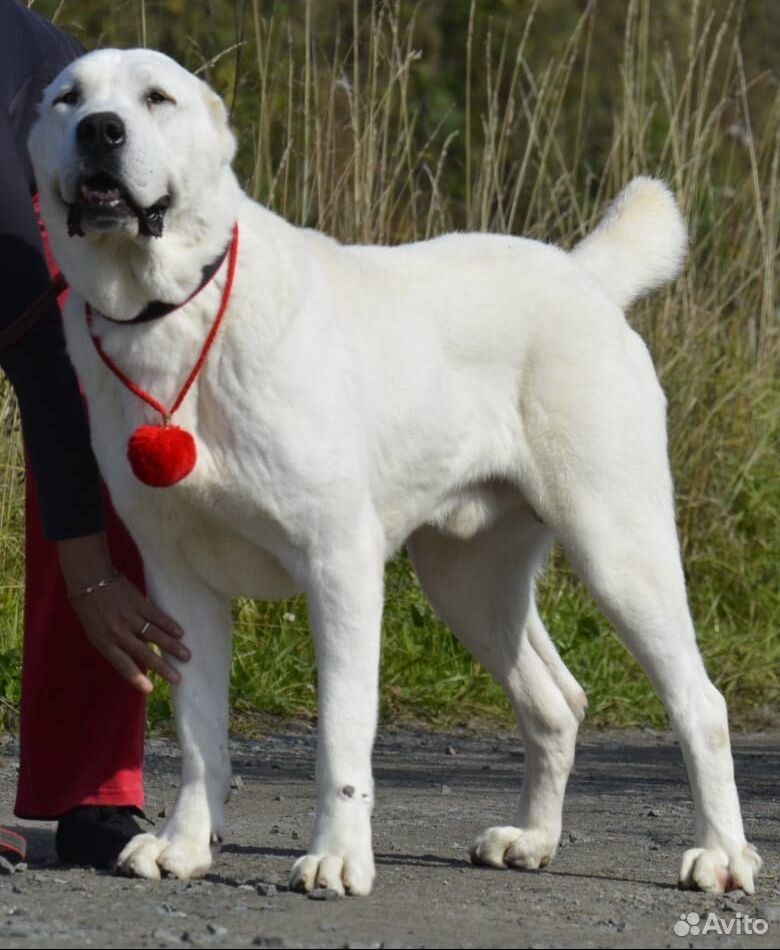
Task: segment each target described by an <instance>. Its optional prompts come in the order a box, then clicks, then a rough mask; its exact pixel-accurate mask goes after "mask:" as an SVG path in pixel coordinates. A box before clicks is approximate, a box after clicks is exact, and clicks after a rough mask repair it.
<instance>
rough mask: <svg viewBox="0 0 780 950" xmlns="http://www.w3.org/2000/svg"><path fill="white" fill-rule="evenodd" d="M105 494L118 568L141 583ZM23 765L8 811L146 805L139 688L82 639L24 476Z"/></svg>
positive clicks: (36, 813)
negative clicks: (25, 494)
mask: <svg viewBox="0 0 780 950" xmlns="http://www.w3.org/2000/svg"><path fill="white" fill-rule="evenodd" d="M105 501H106V506H105V507H106V530H107V534H108V541H109V546H110V548H111V554H112V558H113V562H114V565H115V567H116V568H117V569H118V570H120V571H122V572H123V573H124V574H126V575H127V577H128V578H130V580H132V581H133V583H135V584H136V585H138V586H139V587H140V588H141V589H143V567H142V565H141V559H140V557H139V555H138V552H137V551H136V548H135V545H134V544H133V542H132V540H131V539H130V536H129V535H128V533H127V531H126V529H125V527H124V525H123V524H122V523H121V522H120V521H119V518H118V517H117V516H116V514H115V513H114V511H113V509H111V506H110V503H109V502H108V499H107V498H106V499H105ZM26 525H27V535H26V556H27V562H26V586H25V601H24V602H25V616H24V624H25V627H24V658H23V665H22V707H21V722H20V736H19V740H20V767H19V784H18V788H17V797H16V808H15V813H16V815H17V816H18V817H19V818H57V817H59V816H60V815H62V814H63V813H64V812H66V811H68V810H69V809H70V808H74V807H76V806H77V805H136V806H138V807H139V808H141V807H142V806H143V779H142V766H143V747H144V721H145V703H144V697H143V695H142V694H141V693H139V692H138V691H137V690H135V689H133V687H132V686H130V685H129V684H128V683H127V682H126V680H124V679H122V678H121V677H120V676H119V674H118V673H116V672H115V671H114V668H113V667H112V666H111V665H110V664H109V663H108V662H107V661H106V660H104V659H103V657H102V656H101V655H100V654H99V653H98V651H97V650H96V649H95V648H94V647H93V646H92V644H91V643H90V642H89V640H88V639H87V637H86V635H85V633H84V631H83V629H82V627H81V624H80V623H79V621H78V618H77V616H76V614H75V612H74V610H73V608H72V607H71V604H70V601H69V600H68V598H67V594H66V592H65V584H64V582H63V579H62V574H61V572H60V566H59V562H58V560H57V552H56V547H55V545H54V543H53V542H51V541H47V540H46V538H45V537H44V535H43V530H42V528H41V520H40V515H39V513H38V502H37V499H36V496H35V486H34V484H33V480H32V478H30V477H29V473H28V477H27V502H26Z"/></svg>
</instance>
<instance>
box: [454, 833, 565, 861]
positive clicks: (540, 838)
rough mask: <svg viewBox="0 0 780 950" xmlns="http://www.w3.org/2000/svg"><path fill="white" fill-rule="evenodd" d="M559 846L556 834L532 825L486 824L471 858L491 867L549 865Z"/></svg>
mask: <svg viewBox="0 0 780 950" xmlns="http://www.w3.org/2000/svg"><path fill="white" fill-rule="evenodd" d="M557 847H558V839H557V837H555V836H553V835H550V834H549V833H547V832H544V831H538V830H535V829H533V828H514V827H512V826H511V825H505V826H503V827H495V828H486V829H485V831H483V832H482V834H480V835H478V836H477V839H476V841H475V842H474V844H473V845H472V846H471V861H472V863H473V864H486V865H488V866H489V867H492V868H526V869H527V870H529V871H531V870H536V869H537V868H543V867H545V866H546V865H548V864H549V863H550V861H552V859H553V856H554V855H555V851H556V849H557Z"/></svg>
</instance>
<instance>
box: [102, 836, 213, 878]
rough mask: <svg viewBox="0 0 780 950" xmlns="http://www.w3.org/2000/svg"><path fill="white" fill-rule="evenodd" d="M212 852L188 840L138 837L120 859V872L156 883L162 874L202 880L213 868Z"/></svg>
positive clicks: (118, 860) (122, 853)
mask: <svg viewBox="0 0 780 950" xmlns="http://www.w3.org/2000/svg"><path fill="white" fill-rule="evenodd" d="M211 860H212V856H211V849H210V848H209V847H208V846H207V847H206V848H205V850H204V849H203V848H201V847H198V845H197V844H196V843H195V842H193V841H189V840H184V841H181V840H178V841H177V840H171V841H169V840H167V839H166V838H163V837H158V836H157V835H152V834H143V835H136V836H135V837H134V838H131V839H130V841H128V842H127V844H126V845H125V847H124V849H123V850H122V852H121V853H120V855H119V857H118V858H117V871H119V873H120V874H126V875H127V876H128V877H145V878H149V879H150V880H157V879H158V878H160V877H161V876H162V875H163V874H165V875H170V876H171V877H178V878H179V879H180V880H183V881H186V880H190V879H191V878H197V877H203V875H204V874H205V873H206V872H207V871H208V869H209V868H210V867H211Z"/></svg>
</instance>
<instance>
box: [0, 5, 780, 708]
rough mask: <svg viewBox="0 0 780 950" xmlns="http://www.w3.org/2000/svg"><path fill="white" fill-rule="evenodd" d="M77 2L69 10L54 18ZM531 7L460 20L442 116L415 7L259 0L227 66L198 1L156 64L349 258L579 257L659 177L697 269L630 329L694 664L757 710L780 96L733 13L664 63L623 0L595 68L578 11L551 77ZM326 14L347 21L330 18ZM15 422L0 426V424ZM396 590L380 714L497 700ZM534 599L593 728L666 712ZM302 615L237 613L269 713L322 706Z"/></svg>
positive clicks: (142, 22) (234, 17) (129, 40)
mask: <svg viewBox="0 0 780 950" xmlns="http://www.w3.org/2000/svg"><path fill="white" fill-rule="evenodd" d="M79 3H80V0H66V2H65V9H66V10H67V8H68V5H69V4H70V5H71V6H72V7H75V8H79ZM171 4H173V0H171V2H170V3H168V6H171ZM39 5H40V4H39ZM163 5H165V4H163ZM173 5H175V4H173ZM540 6H541V5H540V3H538V2H535V3H527V4H524V5H522V11H523V19H522V22H521V23H520V24H519V25H518V24H515V27H516V28H515V29H508V30H507V31H506V33H505V34H501V35H498V33H497V28H492V27H491V26H490V25H489V24H486V23H485V22H484V21H483V20H482V18H481V14H480V5H479V4H478V3H475V2H473V3H472V4H471V8H470V11H469V21H468V30H467V40H466V43H465V47H464V48H463V49H462V50H461V51H460V53H461V55H460V65H461V70H460V71H461V76H462V85H461V87H460V89H459V90H458V91H457V92H456V93H454V94H453V95H452V101H451V108H449V109H448V108H447V107H446V104H445V105H444V106H442V103H441V101H437V102H435V103H431V101H430V98H431V91H430V84H428V85H426V84H424V83H423V84H421V83H420V81H419V76H420V72H421V70H424V69H425V66H426V64H425V58H424V57H423V56H422V55H421V53H420V52H419V49H418V45H417V42H416V39H417V36H418V32H417V30H418V19H419V17H420V16H421V15H422V14H423V13H425V8H426V5H425V3H420V4H417V5H416V6H414V7H413V8H411V9H410V5H409V4H408V3H405V2H401V0H391V2H385V3H382V2H374V3H369V2H358V0H353V3H352V5H351V6H350V5H349V4H343V3H339V4H335V3H334V4H314V3H312V2H311V0H304V2H303V3H297V4H284V3H279V4H270V5H269V4H266V3H262V2H261V0H251V2H249V0H248V2H247V3H236V4H233V5H228V6H227V7H226V9H227V10H228V13H226V14H225V17H223V20H224V22H223V32H222V33H220V36H222V37H223V38H224V33H225V31H226V30H227V29H228V27H227V26H225V25H224V24H225V23H230V24H231V27H230V29H231V30H232V35H231V36H230V37H229V38H228V41H226V42H225V45H224V46H223V47H221V48H219V49H214V48H213V46H214V44H213V39H212V41H211V42H210V43H209V42H206V40H205V38H204V37H205V34H203V33H201V32H199V31H201V30H202V28H203V27H202V23H201V20H202V17H201V20H198V18H197V16H196V14H198V10H199V9H200V7H199V5H195V8H194V9H193V11H191V12H190V13H187V12H182V14H181V16H182V18H183V20H182V23H183V26H182V31H183V32H184V33H186V37H187V40H186V42H182V41H181V35H180V32H177V33H176V36H177V37H178V39H177V44H174V45H177V46H178V48H176V49H169V51H170V52H174V53H178V55H179V56H180V58H182V56H183V58H184V59H185V60H186V61H187V65H188V66H190V68H196V69H199V70H200V71H201V73H202V74H203V75H204V76H205V77H206V78H208V79H209V80H210V81H212V82H213V83H214V84H215V85H217V87H218V88H219V89H220V91H221V92H222V93H223V94H224V95H225V97H226V100H227V101H228V103H229V105H230V106H231V109H232V111H233V115H234V118H235V121H236V124H237V126H238V128H237V131H238V134H239V138H240V141H241V151H240V154H239V164H238V167H239V170H240V172H241V174H242V176H243V177H244V180H245V181H246V185H247V189H248V191H249V192H250V193H251V194H252V195H253V196H254V197H256V198H258V199H259V200H261V201H263V202H264V203H266V204H268V205H270V206H271V207H273V208H274V209H276V210H277V211H279V212H281V213H282V214H283V215H285V216H286V217H287V218H289V219H290V220H293V221H295V222H298V223H301V224H306V225H311V226H316V227H319V228H322V229H323V230H325V231H328V232H329V233H331V234H334V235H335V236H337V237H339V238H340V239H342V240H344V241H350V242H352V241H359V242H386V243H396V242H400V241H408V240H416V239H420V238H425V237H429V236H431V235H434V234H439V233H442V232H444V231H448V230H452V229H461V230H464V229H465V230H472V229H479V230H491V231H511V232H514V233H522V234H526V235H528V236H532V237H536V238H540V239H543V240H551V241H555V242H558V243H561V244H563V245H564V246H571V245H573V244H574V243H575V242H576V241H577V240H578V239H579V238H580V237H581V236H582V235H584V234H585V233H586V232H587V231H588V230H589V228H590V227H591V226H592V224H593V222H594V220H595V218H596V217H597V215H598V214H599V212H600V211H601V210H602V209H603V208H604V206H605V204H606V202H607V201H608V199H609V198H610V197H611V196H612V195H614V194H615V193H616V192H617V191H618V190H619V189H620V187H621V186H622V185H623V184H624V183H625V182H626V181H627V180H628V179H630V178H631V177H632V176H634V175H636V174H652V175H657V176H661V177H664V178H666V179H667V180H668V181H669V182H670V183H671V185H672V186H673V188H674V190H675V192H676V195H677V197H678V200H679V201H680V203H681V205H682V207H683V209H684V211H685V215H686V217H687V219H688V225H689V229H690V235H691V249H690V255H689V259H688V263H687V266H686V268H685V272H684V274H683V276H682V277H681V278H680V279H679V280H678V281H677V282H676V283H675V284H674V285H673V286H671V287H669V288H667V289H665V290H663V291H661V292H660V293H658V294H656V295H654V296H653V297H652V298H650V299H649V300H648V301H646V302H644V303H642V304H640V305H639V306H637V307H636V308H635V309H634V310H633V311H632V313H631V314H630V315H629V319H630V320H631V322H632V323H633V324H634V325H635V326H636V327H637V328H638V329H639V331H640V332H641V333H642V335H643V336H644V337H645V339H646V340H647V341H648V343H649V345H650V347H651V349H652V352H653V355H654V358H655V361H656V365H657V367H658V371H659V374H660V376H661V379H662V381H663V384H664V386H665V388H666V391H667V394H668V398H669V431H670V448H671V455H672V461H673V468H674V472H675V478H676V485H677V497H678V511H679V526H680V535H681V541H682V545H683V551H684V555H685V560H686V568H687V572H688V578H689V585H690V592H691V600H692V605H693V609H694V613H695V616H696V620H697V624H698V628H699V631H700V638H701V642H702V645H703V648H704V651H705V653H706V654H707V656H708V658H710V659H711V661H712V662H711V668H712V672H713V674H714V675H715V678H716V679H717V680H718V682H719V684H720V686H721V687H722V688H723V689H724V690H725V692H726V693H727V694H728V696H729V699H730V701H731V704H732V708H733V709H734V710H735V711H737V712H738V713H740V714H742V715H744V716H748V717H749V716H753V717H756V716H757V717H759V718H761V717H765V716H766V715H767V710H768V709H769V708H770V706H772V705H773V704H776V702H777V698H778V669H779V665H778V658H779V657H780V647H779V646H778V642H777V635H776V631H777V628H778V620H780V597H779V596H778V575H777V563H778V556H780V532H778V516H777V512H778V505H780V479H778V474H777V473H778V452H777V444H778V418H780V416H779V411H780V380H779V379H778V356H780V334H779V333H778V324H779V322H780V321H779V317H778V301H777V287H778V283H777V263H778V237H779V230H778V222H779V220H780V217H779V215H778V184H779V182H778V174H779V169H780V121H778V120H779V119H780V96H778V88H777V82H776V81H773V80H772V78H771V77H766V76H763V77H762V76H748V75H746V69H745V65H744V59H743V55H742V51H741V48H740V42H739V37H740V22H739V7H738V6H737V5H735V6H734V7H732V8H729V10H728V12H727V15H726V16H721V15H718V14H716V10H715V8H714V6H713V5H712V4H711V3H707V2H698V3H694V4H693V5H692V7H691V12H690V15H689V17H688V18H687V21H686V22H685V24H684V28H685V30H686V31H687V43H686V44H682V49H683V53H682V54H681V55H676V56H675V55H673V54H672V52H670V48H667V49H664V48H663V47H662V46H660V45H658V43H657V40H656V33H657V30H655V29H654V22H653V20H652V19H651V17H652V14H653V11H654V10H656V11H657V4H651V2H650V0H632V2H630V3H628V4H627V5H626V7H625V9H626V17H625V30H624V42H623V49H622V54H621V55H620V57H619V59H618V60H616V61H615V62H613V63H610V64H605V63H604V62H598V61H597V59H598V57H597V55H596V54H595V53H594V50H597V48H598V42H597V41H598V37H599V30H600V28H601V21H600V19H599V17H600V13H599V9H598V8H597V7H596V5H595V4H589V5H588V6H587V8H586V9H585V11H584V13H582V15H581V17H580V19H579V21H578V22H577V23H576V26H575V27H574V28H573V30H572V31H571V34H570V36H569V37H568V40H567V41H566V42H565V43H564V44H562V46H561V48H560V49H558V50H556V51H554V53H553V54H552V55H551V56H550V57H549V59H547V60H545V61H543V62H542V63H541V65H540V63H539V61H538V56H536V57H533V56H531V53H530V50H531V46H532V45H533V43H534V40H535V38H536V37H535V32H534V31H535V28H536V20H537V18H538V15H539V13H540ZM207 7H208V8H209V9H211V7H209V5H207ZM115 9H116V12H117V18H116V21H115V22H114V23H113V26H112V30H113V33H111V34H110V35H109V36H108V39H109V40H111V41H112V42H117V41H118V40H119V41H121V42H123V44H124V45H132V44H133V43H144V42H146V43H149V45H160V43H161V42H162V45H163V46H165V42H163V40H164V38H165V37H166V36H168V37H170V36H171V35H172V34H171V30H170V24H169V23H168V22H166V20H165V16H164V12H165V11H164V10H161V9H160V8H159V7H153V6H152V4H151V3H149V4H146V3H144V2H139V3H137V4H135V5H134V6H129V7H128V6H126V5H124V6H123V5H121V4H115ZM182 9H183V11H184V10H185V8H182ZM345 9H346V10H347V13H346V15H344V10H345ZM223 12H224V11H223ZM212 13H213V11H212ZM335 13H338V14H339V15H341V16H342V17H343V22H342V21H337V26H336V27H334V26H333V23H334V19H333V17H334V14H335ZM199 15H200V14H198V16H199ZM188 16H189V17H190V19H189V20H187V17H188ZM676 16H677V18H678V20H679V11H677V13H676ZM122 17H124V20H122ZM193 18H194V19H193ZM207 19H208V18H207ZM221 22H222V21H221ZM123 24H124V25H123ZM187 30H191V31H192V32H187ZM123 31H124V32H123ZM168 45H170V43H169V44H168ZM537 46H538V44H537ZM680 46H681V44H679V43H678V44H677V47H676V48H678V49H679V48H680ZM605 70H607V71H608V72H611V73H612V74H613V80H614V79H615V78H618V79H619V82H614V81H613V83H612V85H613V87H614V88H615V89H617V90H618V93H617V94H616V95H614V96H613V98H612V99H611V101H610V103H609V116H610V118H609V120H608V124H607V131H606V135H602V140H601V142H600V145H599V147H598V148H594V147H592V145H591V143H590V142H589V134H590V132H591V129H592V123H591V121H590V120H591V110H593V109H594V101H595V97H596V96H597V94H600V90H601V88H602V86H603V83H604V79H603V77H604V72H605ZM594 87H598V88H595V89H594ZM421 89H422V91H423V95H422V96H421V94H420V91H421ZM439 99H441V95H439ZM478 104H479V105H478ZM4 398H5V399H7V395H6V396H5V397H4ZM9 418H10V416H9V414H8V411H7V410H6V409H4V410H3V419H4V420H5V430H4V431H7V427H8V419H9ZM3 451H4V454H3V458H5V459H6V464H7V466H8V468H7V477H6V478H5V480H4V484H3V492H2V495H1V496H0V518H1V519H2V527H1V528H0V531H1V532H2V536H3V538H4V539H5V546H4V551H5V554H4V558H5V562H4V564H5V573H4V576H5V577H6V578H7V581H6V589H5V591H4V593H3V597H2V602H3V603H4V604H5V606H6V613H5V615H4V616H5V622H4V632H3V636H4V641H3V642H4V644H5V646H6V649H8V648H9V647H11V646H12V645H13V644H15V643H16V642H17V641H18V636H19V622H18V617H19V610H18V590H19V580H18V578H19V534H18V529H19V507H20V504H21V500H20V499H21V495H20V482H19V477H18V465H19V461H18V452H17V449H16V448H13V447H11V448H9V445H8V440H7V439H6V440H5V445H4V450H3ZM388 587H389V592H390V598H389V604H388V611H387V621H386V651H385V672H384V675H385V680H386V684H388V685H387V690H386V693H385V698H386V705H387V708H388V709H392V710H394V711H400V712H404V711H409V710H412V711H417V712H423V713H427V714H432V715H434V714H438V713H442V714H445V715H446V714H449V713H450V712H452V711H453V710H456V709H463V708H468V707H474V708H477V707H480V708H481V707H483V706H484V704H485V702H487V704H488V705H491V706H492V705H493V704H494V703H500V701H499V700H497V699H496V696H497V694H496V693H495V692H494V691H493V690H492V687H489V686H488V685H487V683H486V681H485V679H484V676H483V674H481V672H480V671H479V670H477V669H476V667H474V665H473V664H472V663H471V661H470V660H469V659H468V658H466V657H465V656H464V655H463V654H462V653H461V652H460V651H459V649H458V648H456V647H454V646H453V645H452V643H451V641H450V640H449V639H447V637H446V635H445V634H444V633H443V632H442V631H441V630H440V629H439V628H438V626H437V625H436V623H435V621H434V619H433V618H432V617H431V615H430V613H429V612H428V611H427V608H426V607H425V605H424V603H423V602H422V601H421V600H420V597H419V593H418V592H417V591H416V589H415V588H414V586H413V584H412V582H411V579H410V575H409V570H408V565H407V564H406V563H405V562H404V561H403V559H401V560H399V561H398V562H396V564H395V565H394V567H393V568H392V570H391V573H390V577H389V581H388ZM543 593H544V598H543V599H544V606H545V611H546V615H547V618H548V620H549V621H550V625H551V627H552V628H553V630H554V631H555V632H556V634H557V636H558V639H559V642H560V643H561V646H562V649H563V650H564V653H565V654H566V656H567V659H568V661H569V662H570V663H571V665H572V667H573V669H574V670H575V672H577V674H578V675H579V676H580V677H582V679H583V681H584V684H585V685H586V687H587V688H588V689H589V692H590V693H591V700H592V702H591V708H592V709H593V710H595V716H596V718H597V719H601V720H605V721H638V720H642V719H648V718H649V719H652V720H657V719H658V718H659V717H660V712H659V709H658V707H657V705H654V702H653V700H652V699H651V698H650V696H649V691H648V689H647V687H646V685H645V684H644V682H643V680H642V678H641V676H640V675H639V674H638V672H637V671H636V670H635V668H634V667H633V666H632V664H631V661H630V660H629V659H628V658H627V657H626V655H625V653H624V652H623V651H622V648H620V647H618V646H617V645H616V644H615V642H614V641H613V640H612V639H611V638H610V637H609V636H608V635H607V633H606V632H605V627H604V624H603V622H602V621H601V620H600V619H598V618H597V615H596V613H595V609H594V608H593V607H592V605H591V604H590V602H589V601H588V600H587V598H586V597H585V596H584V594H583V593H582V592H581V590H580V589H579V588H578V587H577V585H576V583H575V582H574V581H573V579H572V578H571V577H570V576H569V574H568V573H567V571H566V569H565V567H564V566H563V565H562V564H557V563H556V570H555V571H554V572H553V575H552V577H551V578H549V579H548V580H547V581H546V582H545V584H544V587H543ZM302 614H303V608H302V606H301V605H300V604H296V605H289V604H288V605H283V606H282V607H259V606H258V607H255V606H254V605H249V604H246V603H244V604H242V605H239V607H238V608H237V615H236V616H237V632H238V641H237V643H238V645H237V653H236V656H237V659H236V670H235V675H236V681H237V683H238V685H237V696H238V695H240V696H241V697H249V701H250V702H251V703H260V704H264V705H266V706H268V705H272V706H273V707H274V708H277V709H279V710H286V711H289V710H290V709H295V708H301V707H303V708H307V709H311V708H312V689H311V680H312V673H311V654H310V651H309V649H308V647H307V646H305V643H306V636H307V634H306V631H305V623H304V622H302V620H301V617H302ZM291 617H292V618H293V619H290V618H291ZM285 618H287V619H285ZM257 637H259V638H260V641H261V646H262V650H261V651H260V654H259V655H258V650H257V647H256V639H257ZM409 684H411V685H409ZM280 696H281V697H282V698H281V699H279V697H280Z"/></svg>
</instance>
